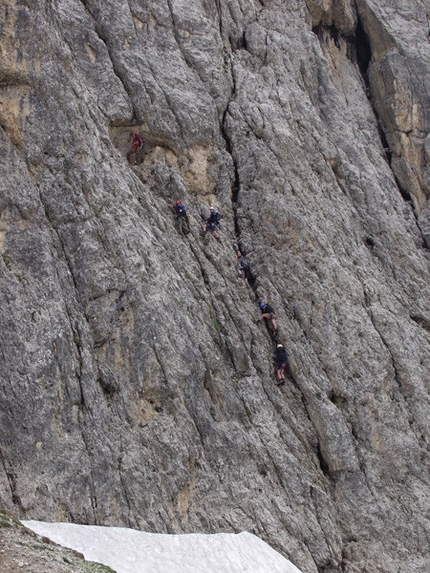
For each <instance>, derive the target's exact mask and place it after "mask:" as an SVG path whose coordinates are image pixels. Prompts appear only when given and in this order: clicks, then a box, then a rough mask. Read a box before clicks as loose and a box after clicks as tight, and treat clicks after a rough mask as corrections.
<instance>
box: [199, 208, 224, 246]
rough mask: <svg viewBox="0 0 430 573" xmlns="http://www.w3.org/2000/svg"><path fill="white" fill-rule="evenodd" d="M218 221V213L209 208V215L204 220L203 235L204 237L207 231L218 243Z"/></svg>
mask: <svg viewBox="0 0 430 573" xmlns="http://www.w3.org/2000/svg"><path fill="white" fill-rule="evenodd" d="M220 219H221V215H220V214H219V213H218V211H216V210H215V208H214V207H211V208H210V215H209V217H208V218H207V219H206V223H205V224H204V225H203V234H204V235H205V234H206V233H207V232H208V231H209V233H211V234H212V235H213V236H214V237H215V239H217V240H218V241H219V240H220V237H219V233H218V228H219V222H220Z"/></svg>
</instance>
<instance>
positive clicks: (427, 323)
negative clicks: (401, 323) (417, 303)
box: [411, 314, 430, 332]
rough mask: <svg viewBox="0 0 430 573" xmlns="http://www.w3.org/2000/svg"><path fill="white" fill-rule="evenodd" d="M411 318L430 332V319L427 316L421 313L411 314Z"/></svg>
mask: <svg viewBox="0 0 430 573" xmlns="http://www.w3.org/2000/svg"><path fill="white" fill-rule="evenodd" d="M411 320H413V321H414V322H416V323H417V324H418V325H419V326H421V327H422V328H424V330H427V332H430V319H428V318H425V317H424V316H421V315H419V314H411Z"/></svg>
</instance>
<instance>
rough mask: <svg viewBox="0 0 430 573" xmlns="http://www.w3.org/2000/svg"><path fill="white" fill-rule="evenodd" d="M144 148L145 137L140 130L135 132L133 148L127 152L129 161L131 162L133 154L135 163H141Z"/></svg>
mask: <svg viewBox="0 0 430 573" xmlns="http://www.w3.org/2000/svg"><path fill="white" fill-rule="evenodd" d="M130 137H131V136H130ZM129 141H130V140H129ZM142 149H143V139H142V137H141V135H140V134H139V132H138V131H135V132H134V134H133V141H132V142H131V149H130V151H129V152H128V153H127V159H128V162H129V163H131V156H132V155H134V164H135V165H137V164H138V163H140V161H141V157H140V155H141V150H142Z"/></svg>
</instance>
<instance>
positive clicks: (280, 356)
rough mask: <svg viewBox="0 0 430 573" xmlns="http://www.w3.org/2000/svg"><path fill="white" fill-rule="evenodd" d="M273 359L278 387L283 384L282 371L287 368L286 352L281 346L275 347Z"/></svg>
mask: <svg viewBox="0 0 430 573" xmlns="http://www.w3.org/2000/svg"><path fill="white" fill-rule="evenodd" d="M274 358H275V365H276V378H277V384H278V386H281V385H282V384H285V378H284V370H285V368H286V367H287V366H288V356H287V351H286V350H285V348H284V347H283V346H282V344H278V345H277V346H276V350H275V354H274Z"/></svg>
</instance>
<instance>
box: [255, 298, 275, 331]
mask: <svg viewBox="0 0 430 573" xmlns="http://www.w3.org/2000/svg"><path fill="white" fill-rule="evenodd" d="M258 306H259V307H260V312H261V314H260V318H259V320H265V319H267V320H270V322H271V323H272V325H273V330H275V331H276V330H277V328H278V325H277V324H276V316H275V310H274V309H273V307H271V306H270V304H267V302H264V300H261V301H260V302H259V303H258Z"/></svg>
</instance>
